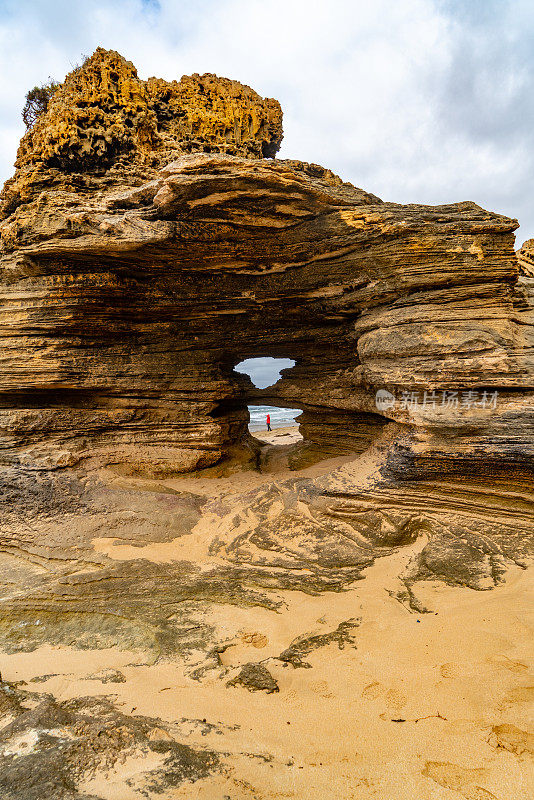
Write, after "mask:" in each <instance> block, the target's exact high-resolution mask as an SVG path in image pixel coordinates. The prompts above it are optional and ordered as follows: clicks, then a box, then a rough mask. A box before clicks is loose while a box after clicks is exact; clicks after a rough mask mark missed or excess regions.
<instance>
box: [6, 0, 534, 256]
mask: <svg viewBox="0 0 534 800" xmlns="http://www.w3.org/2000/svg"><path fill="white" fill-rule="evenodd" d="M533 40H534V3H532V0H270V1H269V2H265V0H80V1H78V0H52V1H51V0H0V86H1V91H0V183H3V181H4V180H5V179H6V178H8V177H9V176H10V175H11V174H12V171H13V166H12V165H13V161H14V159H15V153H16V148H17V144H18V140H19V139H20V136H21V135H22V133H23V126H22V121H21V117H20V111H21V108H22V106H23V105H24V97H25V94H26V92H27V91H28V89H29V88H31V87H32V86H34V85H35V84H40V83H42V82H44V81H46V80H47V79H48V77H49V76H50V77H52V78H55V79H56V80H62V79H63V77H64V76H65V74H66V73H67V72H68V71H70V70H71V69H72V68H73V67H74V66H75V65H76V64H77V63H79V62H80V61H82V60H83V58H84V56H86V55H90V54H91V53H92V52H93V51H94V49H95V48H96V47H97V46H98V45H102V46H103V47H106V48H110V49H115V50H118V51H119V52H120V53H122V54H123V55H124V56H125V57H126V58H128V59H129V60H131V61H133V62H134V64H135V65H136V66H137V69H138V72H139V75H140V76H141V77H143V78H147V77H149V76H150V75H156V76H159V77H163V78H166V79H174V78H178V79H179V78H180V77H181V76H182V75H183V74H191V73H193V72H200V73H202V72H214V73H216V74H218V75H223V76H226V77H229V78H234V79H237V80H239V81H241V82H242V83H246V84H248V85H250V86H252V87H253V88H254V89H255V90H256V91H258V92H259V93H260V94H262V95H263V96H268V97H276V98H277V99H278V100H280V102H281V104H282V108H283V110H284V130H285V137H284V141H283V144H282V148H281V151H280V153H279V157H283V158H299V159H302V160H304V161H310V162H314V163H319V164H322V165H323V166H327V167H329V168H330V169H332V170H334V172H336V173H338V174H339V175H341V177H342V178H343V179H344V180H348V181H350V182H351V183H353V184H355V185H356V186H359V187H361V188H363V189H366V190H368V191H370V192H373V193H374V194H377V195H378V196H379V197H382V198H383V199H385V200H391V201H395V202H400V203H411V202H417V203H429V204H440V203H449V202H456V201H462V200H473V201H475V202H476V203H478V204H479V205H481V206H483V207H485V208H487V209H490V210H492V211H497V212H500V213H504V214H507V215H508V216H511V217H517V218H518V219H519V221H520V223H521V229H520V231H519V232H518V234H517V241H518V243H519V244H521V243H522V242H523V241H524V240H525V239H527V238H530V237H534V203H533V202H532V194H533V192H532V186H533V184H534V180H533V179H534V146H533V145H534V47H533V46H532V42H533Z"/></svg>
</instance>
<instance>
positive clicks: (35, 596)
mask: <svg viewBox="0 0 534 800" xmlns="http://www.w3.org/2000/svg"><path fill="white" fill-rule="evenodd" d="M281 137H282V119H281V111H280V108H279V105H278V104H277V103H276V101H274V100H263V99H262V98H260V97H259V96H258V95H256V93H255V92H253V91H252V90H251V89H249V88H248V87H244V86H241V85H240V84H237V83H236V82H234V81H229V80H226V79H219V78H216V77H215V76H212V75H204V76H197V75H195V76H191V77H190V78H182V80H181V81H180V82H179V83H177V82H172V83H166V82H164V81H161V80H157V79H154V78H151V79H149V80H148V81H146V82H145V81H141V80H140V79H138V77H137V74H136V71H135V69H134V67H133V66H132V65H131V64H129V63H128V62H126V61H124V60H123V59H122V58H121V57H120V56H119V55H118V54H116V53H113V52H107V51H104V50H101V49H99V50H97V52H96V53H95V55H94V56H92V57H91V58H90V59H89V60H88V61H87V62H86V63H85V64H84V65H82V67H80V68H79V69H77V70H75V71H74V72H73V73H71V74H70V75H69V76H67V78H66V80H65V83H64V84H63V85H62V87H60V89H59V90H58V91H57V92H56V93H55V94H54V96H53V98H52V100H51V102H50V105H49V108H48V110H47V112H46V113H45V114H43V115H42V117H41V118H40V119H39V120H38V121H37V122H36V124H35V126H34V127H33V128H32V129H31V130H30V131H29V132H28V133H27V134H26V136H25V137H24V139H23V140H22V142H21V146H20V149H19V155H18V160H17V170H16V173H15V175H14V177H13V178H12V179H11V180H10V181H8V183H7V184H6V187H5V188H4V192H3V206H2V222H1V224H0V236H1V250H0V252H1V269H2V271H1V276H0V280H1V283H0V292H1V297H2V314H3V317H2V326H1V329H0V336H1V337H2V359H1V362H0V374H1V382H0V400H1V410H0V464H1V469H2V483H1V485H0V489H1V492H2V496H3V498H4V505H3V509H2V521H3V532H2V540H1V544H2V565H3V572H2V575H3V578H2V586H1V590H2V601H1V603H0V641H1V643H2V646H3V647H4V649H5V650H7V651H12V652H13V651H20V650H26V649H31V648H33V647H36V646H38V645H39V646H44V645H45V644H47V643H52V644H55V645H63V646H65V645H67V644H68V645H73V646H77V647H78V646H79V647H82V646H91V647H95V648H106V647H111V646H117V645H118V646H120V647H124V648H130V649H134V648H138V647H139V648H145V649H148V650H152V651H154V653H155V654H156V657H159V656H162V655H163V656H169V657H170V656H171V655H172V654H176V653H177V652H179V653H191V652H193V651H195V649H196V650H198V649H201V650H204V651H205V652H206V653H208V656H207V657H206V658H207V662H206V664H207V666H206V664H203V665H201V666H198V664H197V666H196V667H195V669H196V672H195V680H196V679H198V680H201V678H202V676H203V675H204V671H203V670H206V669H213V668H217V669H220V670H221V674H223V673H224V669H223V666H222V665H221V663H222V662H220V659H219V656H218V653H220V652H223V651H222V650H220V649H219V650H217V649H216V648H217V647H219V648H220V647H221V640H220V638H219V639H217V636H219V634H217V633H214V630H215V628H213V626H210V623H209V620H208V617H207V616H206V615H207V614H208V612H207V611H206V609H207V607H208V606H209V607H210V608H212V607H213V605H215V606H217V605H218V604H219V605H221V604H225V606H232V607H239V608H250V607H257V606H260V607H262V610H263V609H267V610H273V609H278V610H279V609H280V608H281V606H282V601H281V600H280V598H279V597H278V596H276V597H273V595H272V592H273V591H290V590H291V591H293V590H295V589H298V590H300V591H303V592H307V593H310V594H314V593H319V592H321V591H325V590H329V591H341V590H347V589H348V588H349V586H351V585H352V584H353V582H354V581H355V580H358V579H360V578H361V577H362V570H365V569H367V568H368V567H370V566H371V565H372V564H373V561H374V560H375V559H376V558H377V557H385V556H392V555H394V554H395V553H397V552H407V553H409V554H410V557H411V560H410V563H409V565H408V567H407V568H406V569H404V566H403V567H402V570H400V572H399V576H398V580H397V585H396V586H395V587H394V590H393V589H392V590H391V595H392V596H394V597H395V598H396V600H399V601H400V602H401V603H403V604H405V606H406V607H407V608H408V609H409V610H411V611H414V610H417V611H419V612H421V613H423V612H424V611H425V610H428V609H427V608H426V605H425V602H424V601H423V600H421V598H420V597H419V596H418V594H417V592H418V590H417V585H418V584H419V583H420V582H422V581H425V580H427V579H432V580H440V581H442V582H444V583H446V584H448V585H450V586H469V587H471V588H473V589H479V590H484V589H490V588H493V587H495V586H496V585H498V584H500V583H501V582H502V580H503V576H504V575H505V574H506V571H507V570H508V569H509V568H510V567H511V565H515V568H517V569H519V568H521V569H522V568H524V566H525V564H526V558H527V556H528V554H529V552H530V549H529V548H531V540H532V533H533V530H534V523H533V515H532V498H531V492H532V478H533V465H534V460H533V456H534V414H533V412H534V311H533V307H534V288H533V287H534V271H533V263H534V248H533V246H532V240H531V241H530V243H529V242H527V243H526V244H525V245H524V246H523V248H522V249H521V250H520V251H519V253H518V254H517V255H516V253H515V252H514V234H513V232H514V230H515V228H516V227H517V222H516V221H515V220H512V219H508V218H506V217H503V216H501V215H499V214H495V213H491V212H488V211H485V210H484V209H482V208H480V207H479V206H477V205H476V204H475V203H473V202H462V203H456V204H450V205H444V206H433V207H429V206H421V205H408V206H402V205H398V204H395V203H390V202H384V201H382V200H380V199H379V198H377V197H376V196H374V195H372V194H369V193H367V192H365V191H363V190H361V189H358V188H355V187H354V186H352V185H351V184H349V183H345V182H343V181H342V180H341V179H340V178H339V177H337V176H335V175H334V174H332V173H331V172H330V171H329V170H327V169H324V168H323V167H320V166H317V165H312V164H306V163H303V162H300V161H293V160H274V159H273V158H272V157H273V156H274V155H275V153H276V150H277V148H278V146H279V143H280V140H281ZM256 356H277V357H278V356H279V357H289V358H292V359H294V360H295V361H296V366H295V367H294V368H292V369H291V370H286V371H285V372H284V374H283V376H282V378H281V379H280V380H279V381H278V382H277V383H276V384H275V385H274V386H272V387H269V388H268V389H265V390H259V389H256V388H254V387H253V385H252V384H251V382H250V381H249V380H248V378H247V377H246V376H243V375H240V374H239V373H237V372H235V371H234V367H235V366H236V365H237V364H238V363H239V362H240V361H242V360H243V359H245V358H251V357H256ZM380 391H382V392H383V391H385V392H387V393H388V394H385V395H384V397H385V401H384V402H379V403H378V404H377V399H376V398H377V392H380ZM379 397H380V395H379ZM250 403H270V404H273V405H282V406H287V407H297V408H300V409H302V412H303V413H302V416H301V418H300V423H301V432H302V434H303V442H302V444H301V445H299V446H297V447H295V448H294V449H293V450H292V451H291V452H290V453H289V466H291V467H292V468H293V473H291V472H290V471H286V472H284V473H283V475H282V476H278V478H277V479H274V480H272V481H269V479H266V478H265V476H261V479H260V478H258V480H257V482H255V481H256V478H250V480H251V484H250V485H249V486H248V488H247V487H245V489H244V490H243V491H242V492H238V490H237V488H236V487H232V486H230V487H229V486H228V485H227V484H224V486H225V488H224V495H223V494H220V493H218V492H217V490H216V489H210V488H209V487H208V484H209V481H208V480H207V479H206V480H204V479H203V478H202V473H201V472H200V478H199V477H198V474H199V473H198V471H201V470H203V469H205V468H208V471H207V473H205V474H207V475H213V474H216V476H219V477H220V476H224V474H225V471H226V473H227V474H231V470H237V469H239V467H240V466H243V465H245V466H249V467H250V466H254V465H255V464H256V459H257V456H258V450H259V444H258V442H257V441H256V440H254V439H253V438H252V437H251V436H250V434H249V433H248V430H247V420H248V412H247V405H248V404H250ZM324 458H337V459H338V460H337V461H336V462H332V465H331V466H330V467H324V468H321V469H320V470H319V471H318V472H311V471H309V470H306V469H305V470H304V471H299V470H301V469H302V468H306V467H308V466H309V465H310V464H312V463H314V462H316V461H318V460H320V459H324ZM334 467H335V468H334ZM209 468H213V469H211V471H210V469H209ZM190 472H195V473H196V474H197V477H196V480H200V481H201V482H200V484H198V483H197V484H196V487H198V486H199V485H200V486H201V487H202V489H201V490H199V489H198V488H195V485H194V481H189V483H187V478H182V479H181V480H182V483H181V484H180V483H179V481H177V480H176V476H177V475H184V474H186V473H190ZM230 480H231V479H230ZM184 481H185V482H184ZM202 481H203V482H202ZM218 485H219V484H217V483H216V484H215V486H218ZM184 487H185V488H187V491H185V488H184ZM206 520H209V526H207V527H204V528H203V527H202V526H203V525H204V524H205V521H206ZM199 531H200V533H199ZM181 537H183V539H184V542H193V543H194V547H193V550H192V551H190V550H188V549H187V546H186V545H182V543H181ZM178 539H180V541H178ZM149 544H150V545H151V546H152V548H153V549H152V550H151V549H150V548H148V550H147V547H148V545H149ZM115 545H121V546H118V547H115ZM195 548H196V549H195ZM140 550H142V551H143V553H145V550H146V555H144V556H140V555H139V554H138V552H139V551H140ZM118 551H120V554H118ZM198 552H201V553H202V559H203V562H202V565H201V566H199V564H198V563H197V562H196V561H195V554H197V555H198ZM192 553H193V554H192ZM206 563H207V564H208V567H206ZM388 591H389V589H388ZM210 604H212V605H211V606H210ZM14 623H16V624H14ZM350 624H351V625H353V624H356V623H353V622H351V623H350ZM336 630H337V629H336ZM343 630H345V629H343ZM347 630H348V629H347ZM334 633H335V636H334V638H333V639H328V640H327V641H328V642H329V641H337V642H338V643H339V642H340V641H341V642H343V641H344V639H343V637H341V633H336V631H334ZM329 635H330V634H329ZM343 635H345V634H343ZM336 636H337V639H336ZM347 636H348V634H347ZM340 637H341V639H340ZM299 641H300V640H299ZM306 641H307V640H306ZM321 641H322V640H321ZM325 641H326V640H325ZM88 642H89V644H88ZM301 644H302V643H301ZM299 646H300V645H299ZM306 646H307V645H306ZM314 646H315V645H314ZM297 649H298V648H297ZM301 650H302V648H301ZM291 652H293V651H291ZM299 652H300V651H299ZM284 653H285V655H284ZM284 653H282V654H280V656H277V658H276V659H275V661H277V663H279V662H281V663H283V664H287V663H293V662H294V661H295V659H297V661H298V659H301V656H298V658H297V656H294V653H293V656H294V657H293V656H291V653H290V655H287V653H286V651H284ZM282 656H284V657H282ZM290 656H291V658H293V661H291V658H290ZM217 659H219V660H217ZM284 659H285V660H284ZM288 659H289V660H288ZM293 666H295V663H293ZM245 672H246V671H245ZM249 672H250V670H249ZM239 680H241V678H239ZM234 685H235V684H234ZM269 685H271V684H269ZM234 690H235V689H234ZM273 691H274V689H273ZM400 721H403V720H400ZM142 725H143V726H145V727H146V725H148V723H146V724H145V721H143V723H142ZM136 730H137V729H136ZM143 731H144V727H143ZM136 735H137V734H136ZM144 735H145V734H144V733H143V736H144ZM143 741H144V740H143ZM442 785H446V784H442ZM59 796H63V795H60V794H58V797H59ZM269 796H270V795H269ZM465 796H467V795H465ZM480 796H482V795H480ZM484 796H486V795H484ZM488 796H489V795H488Z"/></svg>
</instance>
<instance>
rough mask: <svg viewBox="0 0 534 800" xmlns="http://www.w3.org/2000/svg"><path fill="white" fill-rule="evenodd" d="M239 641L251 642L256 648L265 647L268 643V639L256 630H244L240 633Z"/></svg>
mask: <svg viewBox="0 0 534 800" xmlns="http://www.w3.org/2000/svg"><path fill="white" fill-rule="evenodd" d="M241 641H242V642H243V644H251V645H252V646H253V647H257V648H260V647H266V646H267V645H268V644H269V639H268V638H267V637H266V636H264V635H263V633H259V632H258V631H251V632H248V631H245V632H244V633H242V634H241Z"/></svg>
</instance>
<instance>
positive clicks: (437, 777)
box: [421, 761, 499, 800]
mask: <svg viewBox="0 0 534 800" xmlns="http://www.w3.org/2000/svg"><path fill="white" fill-rule="evenodd" d="M486 774H487V770H486V769H483V768H469V767H460V766H459V765H458V764H451V763H450V762H449V761H427V762H426V764H425V768H424V769H423V770H422V771H421V775H424V776H425V778H430V779H431V780H433V781H434V783H437V784H438V785H439V786H443V787H444V788H445V789H450V790H451V791H453V792H459V793H460V794H461V795H462V797H465V798H466V800H499V798H498V797H497V796H496V795H494V794H492V793H491V792H489V791H488V790H487V789H483V788H482V787H481V786H478V785H476V783H475V782H478V781H480V780H483V779H484V776H485V775H486Z"/></svg>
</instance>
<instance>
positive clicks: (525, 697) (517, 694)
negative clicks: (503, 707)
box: [505, 686, 534, 703]
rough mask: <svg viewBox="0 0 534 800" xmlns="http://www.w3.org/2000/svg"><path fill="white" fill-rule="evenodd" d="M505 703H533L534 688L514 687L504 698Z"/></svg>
mask: <svg viewBox="0 0 534 800" xmlns="http://www.w3.org/2000/svg"><path fill="white" fill-rule="evenodd" d="M505 700H506V702H507V703H532V702H533V701H534V686H516V687H515V689H511V690H510V691H509V692H508V694H507V695H506V697H505Z"/></svg>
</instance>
